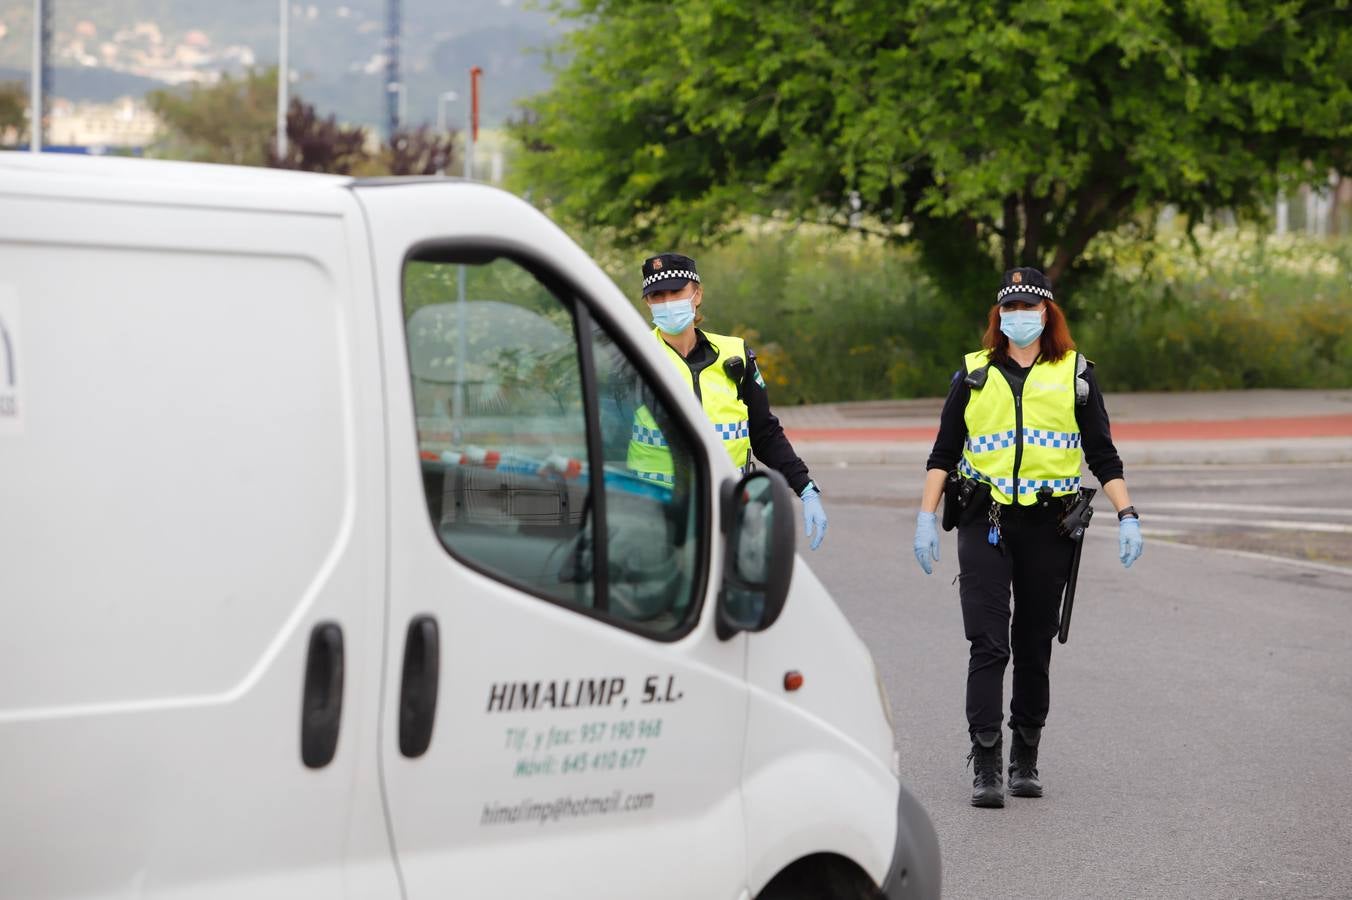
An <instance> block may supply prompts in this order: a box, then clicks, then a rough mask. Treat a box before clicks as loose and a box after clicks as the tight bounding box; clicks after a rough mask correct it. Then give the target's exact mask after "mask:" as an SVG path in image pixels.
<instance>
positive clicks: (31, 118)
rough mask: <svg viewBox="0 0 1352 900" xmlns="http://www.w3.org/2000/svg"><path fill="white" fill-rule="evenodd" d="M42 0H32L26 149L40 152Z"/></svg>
mask: <svg viewBox="0 0 1352 900" xmlns="http://www.w3.org/2000/svg"><path fill="white" fill-rule="evenodd" d="M42 86H43V85H42V0H33V71H32V73H31V74H30V75H29V76H28V149H29V150H30V151H31V152H33V153H41V152H42Z"/></svg>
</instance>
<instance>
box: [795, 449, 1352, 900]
mask: <svg viewBox="0 0 1352 900" xmlns="http://www.w3.org/2000/svg"><path fill="white" fill-rule="evenodd" d="M814 475H816V476H817V477H818V480H819V481H820V482H821V484H822V486H823V488H824V490H825V500H826V505H827V511H828V513H829V514H830V517H831V525H830V533H829V536H828V538H827V541H826V544H825V545H824V546H823V548H822V549H821V550H820V551H818V552H816V553H809V554H808V558H809V561H810V563H811V565H812V568H813V570H814V571H815V572H816V573H817V574H818V575H819V576H820V577H821V578H822V580H823V581H824V582H825V583H826V584H827V586H828V587H830V588H831V590H832V593H833V594H834V596H835V598H836V600H837V602H839V603H840V604H841V606H842V607H843V608H844V610H845V612H846V613H847V615H848V616H849V617H850V619H851V620H852V622H853V623H854V625H855V628H856V630H857V631H858V632H859V634H860V635H861V636H862V637H863V639H864V640H865V641H866V642H867V643H868V645H869V646H870V648H871V649H872V651H873V653H874V655H875V658H876V659H877V661H878V665H879V668H880V670H881V672H882V675H883V678H884V681H885V683H886V685H887V688H888V690H889V692H890V694H891V700H892V706H893V709H894V712H895V714H896V722H897V729H898V744H899V747H900V750H901V756H902V777H903V779H904V780H905V781H906V782H907V783H908V784H909V785H910V787H911V788H912V789H913V790H914V791H915V792H916V793H917V794H918V796H919V797H920V799H921V801H922V802H923V803H924V804H925V807H926V808H927V809H928V810H929V812H930V815H931V817H932V818H933V820H934V822H935V826H936V827H937V829H938V832H939V838H940V842H941V845H942V849H943V855H944V884H945V891H944V894H945V896H946V897H952V898H966V897H973V898H977V897H979V898H983V900H985V898H1022V897H1029V898H1034V897H1036V898H1054V897H1067V898H1112V897H1132V898H1137V897H1152V898H1153V897H1177V898H1189V900H1196V898H1267V897H1290V898H1348V897H1352V465H1347V464H1343V465H1336V466H1328V465H1317V466H1260V467H1228V466H1215V467H1177V468H1165V467H1159V468H1154V467H1145V466H1136V467H1130V468H1129V469H1128V482H1129V485H1130V488H1131V492H1132V499H1133V501H1134V502H1135V504H1136V506H1137V507H1138V508H1139V509H1140V510H1141V512H1142V516H1143V526H1144V528H1143V530H1144V533H1145V536H1146V546H1145V553H1144V555H1143V557H1142V559H1141V560H1140V561H1139V562H1137V563H1136V564H1135V565H1134V566H1133V567H1132V568H1131V569H1130V570H1124V569H1123V568H1122V566H1121V564H1120V563H1119V562H1118V560H1117V556H1116V553H1117V540H1116V533H1117V529H1116V520H1115V517H1114V516H1113V515H1112V510H1111V506H1110V505H1109V504H1108V503H1107V502H1106V500H1100V501H1099V502H1098V503H1097V504H1096V506H1097V511H1098V518H1096V520H1095V522H1094V527H1092V528H1091V529H1090V532H1089V537H1088V540H1089V543H1088V544H1087V545H1086V548H1085V553H1084V562H1083V567H1082V569H1081V576H1080V590H1079V595H1078V598H1077V602H1076V607H1075V618H1074V623H1073V628H1072V631H1071V635H1070V642H1069V643H1068V644H1066V645H1064V646H1061V645H1057V646H1056V647H1055V650H1054V652H1053V656H1052V706H1051V713H1050V716H1049V718H1048V722H1047V728H1046V730H1045V732H1044V738H1043V745H1042V751H1041V759H1040V765H1039V768H1040V770H1041V773H1042V777H1043V783H1044V785H1045V786H1046V796H1045V797H1044V798H1042V799H1040V800H1026V799H1018V798H1011V799H1009V800H1008V801H1007V805H1006V807H1005V808H1004V809H1003V810H978V809H974V808H972V807H971V806H970V805H969V804H968V798H969V796H970V786H971V774H970V772H969V770H967V769H966V768H965V758H966V755H967V752H968V749H969V743H968V739H967V734H966V722H965V720H964V717H963V687H964V682H965V676H966V661H967V643H966V641H965V640H964V638H963V630H962V618H961V612H960V610H959V607H958V594H957V587H956V586H955V585H953V584H951V582H952V580H953V578H954V576H955V575H956V574H957V566H956V556H957V553H956V545H955V543H954V538H953V535H952V534H943V536H942V541H943V546H942V556H941V561H940V563H939V568H938V570H937V571H936V572H935V574H934V575H932V576H928V577H927V576H926V575H925V574H924V573H923V572H922V571H921V570H920V568H919V567H918V566H917V564H916V562H915V559H914V557H913V555H912V551H911V541H912V537H913V533H914V520H915V510H916V508H917V503H918V496H919V487H920V478H921V473H920V471H919V470H918V468H917V467H914V466H906V467H900V466H866V467H837V468H827V467H822V466H820V464H819V465H818V466H816V467H814ZM1008 691H1009V685H1008V673H1007V677H1006V686H1005V702H1006V705H1007V704H1008V696H1009V695H1008ZM1005 742H1006V747H1007V746H1008V737H1006V741H1005Z"/></svg>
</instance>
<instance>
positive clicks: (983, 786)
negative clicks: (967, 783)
mask: <svg viewBox="0 0 1352 900" xmlns="http://www.w3.org/2000/svg"><path fill="white" fill-rule="evenodd" d="M1003 749H1004V748H1003V747H1001V745H1000V732H998V731H978V732H977V733H976V734H974V735H972V752H971V753H969V754H967V761H968V762H969V763H971V764H972V771H973V772H975V773H976V777H975V778H973V779H972V805H973V806H987V807H995V808H999V807H1001V806H1004V805H1005V780H1004V778H1003V777H1002V776H1001V775H1000V764H1001V758H1002V757H1003V755H1004V754H1003V752H1002V751H1003Z"/></svg>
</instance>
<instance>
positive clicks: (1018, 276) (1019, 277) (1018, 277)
mask: <svg viewBox="0 0 1352 900" xmlns="http://www.w3.org/2000/svg"><path fill="white" fill-rule="evenodd" d="M1010 281H1012V282H1014V283H1015V284H1023V273H1022V272H1015V273H1014V275H1013V277H1011V278H1010Z"/></svg>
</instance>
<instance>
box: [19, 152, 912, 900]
mask: <svg viewBox="0 0 1352 900" xmlns="http://www.w3.org/2000/svg"><path fill="white" fill-rule="evenodd" d="M455 242H461V243H465V242H471V243H475V244H480V245H482V244H485V243H488V244H492V245H493V246H496V247H499V248H508V249H512V250H514V251H519V252H521V253H523V254H526V255H528V256H530V257H531V258H533V259H534V260H535V261H536V262H537V263H539V264H540V265H542V266H543V267H545V268H547V269H549V270H552V271H553V272H555V273H557V274H559V275H561V276H564V277H565V278H566V279H567V281H568V282H569V284H570V285H572V286H573V288H575V289H576V291H577V292H578V293H579V295H581V296H582V298H583V299H584V300H585V302H586V305H587V306H588V308H590V309H591V310H592V313H591V314H592V316H593V317H594V318H595V319H596V320H597V322H598V323H599V324H600V325H601V326H602V327H603V328H604V330H606V331H607V332H609V334H610V336H611V337H612V338H614V339H615V341H616V342H617V343H618V344H619V345H620V346H621V347H622V348H623V349H624V350H625V351H626V352H627V353H628V355H629V356H630V357H631V358H632V361H633V362H634V363H635V365H636V367H637V368H638V369H639V370H640V371H641V372H642V374H643V376H644V377H645V378H646V379H647V380H648V381H649V382H660V383H661V384H663V385H665V387H666V388H667V389H668V393H669V394H670V395H671V405H672V407H673V409H672V410H670V411H671V412H673V413H674V414H676V415H677V416H678V417H679V418H682V419H684V421H685V422H686V424H687V425H688V426H689V427H690V429H691V435H692V437H693V439H694V441H695V443H696V444H697V449H698V452H700V453H702V454H703V455H704V456H705V457H706V458H707V462H708V466H709V470H710V473H711V475H712V478H711V480H710V483H709V484H708V485H707V490H708V497H707V500H708V508H709V510H710V512H711V516H712V518H711V523H717V522H719V521H720V510H719V503H720V489H721V486H722V485H723V484H724V483H726V482H728V481H730V480H732V479H734V478H736V477H738V476H737V473H736V472H735V471H734V469H733V467H732V465H731V463H730V462H729V460H728V458H727V454H726V453H725V452H724V450H723V447H722V445H721V442H720V441H719V439H718V438H717V436H716V435H715V434H714V432H713V430H712V429H711V428H708V427H707V422H706V420H705V418H704V416H703V412H702V410H701V408H700V405H699V403H698V401H697V400H696V398H695V397H694V396H693V395H692V394H691V392H690V391H689V390H688V389H686V388H685V386H684V384H683V382H682V381H681V379H680V378H679V377H678V374H677V373H675V372H674V371H672V370H671V368H670V366H669V365H668V364H667V363H666V360H665V359H664V358H662V356H661V354H659V353H657V352H655V348H654V342H653V338H652V335H651V332H650V330H649V327H648V326H647V324H646V323H645V322H644V321H643V319H642V318H641V317H640V316H639V315H638V314H637V313H636V312H635V311H634V309H633V307H632V306H631V305H630V302H629V301H628V300H627V299H626V297H625V296H624V294H623V293H621V292H620V290H619V289H617V288H616V287H615V285H614V284H613V283H611V282H610V280H609V279H608V278H607V277H606V276H605V274H604V273H603V272H601V270H600V269H599V268H598V267H597V266H596V265H595V264H594V263H593V262H592V261H591V260H590V259H589V258H588V257H587V256H586V254H585V253H584V252H583V251H582V250H581V249H579V248H578V247H577V246H576V245H575V244H574V243H573V242H572V241H571V240H569V239H568V238H567V237H566V236H565V235H564V234H563V233H562V232H561V231H560V230H559V229H558V228H557V227H555V226H554V225H553V224H552V223H550V222H549V221H548V219H546V218H545V217H544V216H543V215H541V214H540V213H539V212H537V211H535V210H534V209H532V208H530V207H529V206H528V205H527V204H525V203H523V202H522V201H520V200H518V199H516V198H514V197H511V196H510V195H507V194H505V193H503V192H500V191H496V190H493V189H491V188H487V187H484V186H480V185H474V184H469V183H461V182H454V181H449V180H438V181H437V182H436V183H429V182H422V181H416V182H410V183H404V184H398V185H396V184H376V183H360V182H354V181H352V180H351V179H346V178H340V177H332V176H315V175H302V174H296V173H287V172H278V171H271V170H260V169H236V168H231V167H219V166H201V165H195V164H181V163H165V162H151V161H141V160H124V159H89V158H69V157H58V156H53V155H48V154H31V155H30V154H13V153H8V154H6V153H0V303H4V304H9V306H13V307H15V308H17V309H18V311H19V312H20V313H21V321H22V332H21V338H20V346H19V347H18V348H17V354H18V359H19V362H20V364H21V365H20V368H19V371H20V372H21V374H22V378H23V382H24V384H23V390H22V395H21V396H22V400H23V420H22V429H21V430H20V429H15V430H13V431H12V432H2V431H0V548H8V549H7V550H6V551H4V552H3V555H0V797H2V798H4V804H3V813H0V896H4V897H9V896H14V897H23V898H39V900H41V898H124V897H127V898H129V897H175V898H178V897H183V898H189V900H202V898H217V897H221V898H225V897H239V896H251V897H252V896H257V897H286V898H299V900H305V898H321V897H322V898H331V897H336V896H344V897H354V898H357V897H360V898H366V897H369V898H391V900H392V898H396V897H405V898H409V900H423V898H427V897H441V896H447V895H457V896H503V897H512V896H522V897H526V896H530V897H545V898H549V897H571V896H587V897H595V898H609V897H614V898H621V897H623V898H632V897H644V898H671V900H677V898H689V897H700V898H704V897H711V898H728V900H732V898H738V900H741V898H747V900H749V898H751V897H754V896H756V895H758V894H759V893H760V891H761V890H762V888H763V887H764V886H765V885H766V884H767V883H768V882H769V880H770V879H771V878H772V877H773V876H774V875H775V873H776V872H779V871H782V870H783V869H784V868H785V867H787V866H789V865H790V864H792V863H793V862H794V861H795V860H797V859H799V858H801V857H804V856H809V855H814V854H821V853H834V854H839V855H841V856H844V857H846V858H848V859H850V860H852V861H854V862H855V863H856V864H857V865H858V866H859V867H860V868H861V869H862V870H863V871H865V872H866V873H867V874H868V875H869V876H870V877H871V878H872V879H873V880H874V881H875V882H879V883H881V882H883V881H884V879H887V880H888V881H889V884H892V885H893V887H892V888H889V893H888V896H889V897H898V896H902V893H900V892H899V891H900V888H897V887H896V885H898V884H901V883H902V882H901V881H898V880H897V879H896V878H895V877H894V876H895V873H896V870H897V864H896V859H894V856H897V855H899V853H900V850H899V849H898V852H897V853H896V854H894V851H893V844H894V841H895V842H896V844H897V847H898V848H900V847H901V838H900V835H901V834H902V830H901V829H899V827H898V824H897V819H896V817H897V814H898V813H897V811H898V797H899V793H900V796H901V797H902V798H903V799H905V796H906V794H905V792H904V791H900V789H899V786H898V783H897V780H896V778H895V777H894V776H893V774H892V773H891V772H890V771H889V764H890V762H891V753H892V735H891V727H890V725H889V724H888V722H887V720H886V718H885V714H884V712H883V710H882V705H881V700H880V697H879V690H878V688H877V686H876V684H875V675H874V671H873V667H872V661H871V659H870V657H869V655H868V653H867V650H866V649H865V648H864V646H863V644H862V642H860V641H859V639H858V637H857V636H856V635H855V634H854V633H853V631H852V630H851V629H850V626H849V625H848V623H847V622H846V620H845V619H844V616H843V615H842V614H841V612H840V610H839V609H838V608H837V607H836V606H835V604H834V602H833V601H832V600H831V599H830V597H829V595H828V594H827V592H826V591H825V589H824V587H823V586H822V585H821V584H820V583H819V582H818V581H817V579H816V578H815V577H814V576H813V575H812V573H811V572H810V570H808V568H807V566H806V565H805V563H804V562H803V560H802V559H797V560H796V562H795V574H794V579H793V585H792V589H791V593H790V597H789V601H788V604H787V606H786V608H785V611H784V613H783V614H782V616H781V617H780V618H779V620H778V622H776V623H775V624H774V625H773V626H772V627H771V628H769V629H768V630H766V631H763V632H759V633H756V634H746V633H742V634H738V635H736V636H734V637H732V638H731V639H728V640H720V639H719V638H718V636H717V634H716V633H715V621H714V619H715V617H714V611H715V606H716V604H717V602H718V594H719V588H720V579H721V574H722V566H723V557H724V553H725V548H724V536H723V535H722V534H721V533H720V534H714V535H712V536H711V538H710V546H709V555H708V557H707V562H708V573H709V574H708V579H707V583H706V585H705V587H704V591H703V595H702V597H703V599H702V602H703V607H702V612H701V614H700V617H699V620H698V622H697V623H696V624H695V626H694V628H693V630H690V631H689V632H688V633H685V634H683V635H682V636H681V637H679V639H676V640H671V641H661V640H655V639H651V638H648V637H644V636H642V635H640V634H638V633H635V632H633V631H628V630H624V629H621V628H619V627H616V626H614V625H613V624H611V623H609V622H606V621H603V620H601V619H598V618H595V617H590V616H587V615H583V614H581V613H579V612H577V611H575V610H572V609H568V608H565V607H563V606H560V605H557V604H554V603H550V602H546V601H544V600H542V599H540V598H538V597H536V596H532V595H529V594H527V593H525V592H523V591H521V590H519V589H517V588H514V587H512V586H510V585H508V584H506V583H503V582H501V581H499V580H496V579H495V578H493V577H490V576H489V575H487V574H484V573H483V572H481V571H479V570H477V569H475V568H473V567H471V566H470V565H468V564H466V563H465V562H463V561H462V560H460V559H459V558H457V557H453V556H452V555H451V554H450V553H449V552H448V551H447V550H446V548H445V547H444V546H443V545H442V543H441V541H439V540H438V537H437V535H436V533H435V532H434V530H433V528H432V526H431V523H430V521H429V513H428V508H427V504H426V499H425V497H424V493H423V484H422V479H421V475H420V473H419V465H418V454H419V450H420V448H419V444H418V435H417V430H416V425H415V422H416V419H415V415H414V408H413V398H412V392H411V390H410V383H409V379H410V373H409V359H408V346H407V344H406V334H405V326H404V309H403V307H402V303H401V297H402V274H403V265H404V260H405V257H406V255H407V254H408V253H409V251H410V250H411V249H412V248H414V247H416V246H421V245H426V244H428V243H437V244H446V243H455ZM6 308H9V307H8V306H0V312H2V311H3V310H4V309H6ZM16 321H17V318H16ZM793 514H794V515H795V516H799V515H801V510H800V508H799V507H798V505H797V504H796V503H795V504H794V508H793ZM710 527H711V528H716V526H715V525H714V524H711V525H710ZM14 548H19V551H18V552H15V551H14ZM421 615H433V616H435V617H436V619H437V621H438V623H439V627H440V634H441V649H440V680H439V694H438V701H437V706H436V720H435V729H434V732H433V737H432V741H431V744H430V747H429V748H428V750H427V752H426V753H425V754H423V755H421V756H418V757H416V758H408V757H405V756H404V755H403V754H402V752H401V750H400V743H399V725H400V718H399V706H400V693H399V692H400V680H401V666H402V661H403V657H404V640H405V632H406V629H407V628H408V626H409V623H410V621H412V619H413V618H414V617H416V616H421ZM323 623H336V624H339V625H340V626H341V628H342V633H343V641H344V672H345V675H344V682H343V687H342V698H343V707H342V724H341V729H340V732H339V738H338V744H337V750H336V753H335V755H334V757H333V759H332V761H331V762H329V763H328V764H327V765H325V766H323V767H321V768H315V769H311V768H307V767H305V765H303V763H302V761H301V756H300V733H301V699H302V686H303V684H304V682H305V679H306V668H307V645H308V642H309V639H310V633H311V629H312V628H314V627H316V626H317V625H320V624H323ZM790 669H794V670H798V671H801V672H802V673H803V674H804V676H805V683H804V686H803V688H802V689H801V690H799V691H796V692H793V693H789V692H786V691H785V689H784V687H783V676H784V674H785V672H786V671H788V670H790ZM600 677H606V678H610V679H622V680H623V682H624V684H625V689H624V691H623V693H622V695H617V698H618V699H617V700H616V706H615V707H606V708H603V709H601V708H592V709H578V708H573V709H549V710H494V709H493V708H492V706H493V703H492V700H491V697H492V695H493V691H494V690H495V687H496V686H500V685H502V684H504V683H508V682H535V681H540V682H549V681H556V682H562V681H564V680H568V679H574V680H576V679H581V678H600ZM649 679H657V681H656V682H654V683H656V684H658V685H659V686H660V687H659V696H658V697H657V698H656V699H655V700H654V701H653V702H652V703H650V704H645V703H643V702H642V701H641V700H640V699H639V698H640V697H641V696H642V695H644V694H645V691H644V684H645V682H647V681H648V680H649ZM620 719H624V720H630V721H635V722H639V723H646V724H647V726H648V727H649V728H650V729H652V735H653V738H652V740H650V741H648V743H647V744H646V745H645V748H646V751H647V756H646V757H645V758H644V759H643V762H642V764H641V765H635V766H634V767H633V768H631V769H626V770H623V771H621V770H619V769H616V770H615V771H608V772H603V771H586V772H574V773H571V774H566V775H560V774H554V773H546V774H540V773H534V774H529V773H528V774H520V773H521V772H523V771H527V770H528V769H529V767H528V766H527V767H525V768H524V769H523V768H522V767H521V766H519V763H521V762H522V761H523V760H524V761H527V762H528V761H529V756H530V754H529V752H527V751H525V750H523V749H522V748H520V747H519V746H516V747H514V746H511V744H510V742H511V741H512V740H513V738H512V737H511V735H514V734H518V733H521V732H522V731H528V732H531V733H540V734H552V733H554V731H555V730H557V731H558V732H561V733H568V734H577V733H579V732H578V729H580V728H581V726H583V725H587V724H589V723H605V724H607V725H611V724H614V722H615V721H616V720H620ZM654 722H659V723H660V724H659V725H653V723H654ZM658 734H660V739H658V738H657V737H656V735H658ZM612 794H614V795H616V796H622V797H623V798H624V799H625V801H626V802H628V801H629V800H631V799H632V800H634V801H636V802H635V803H634V804H633V806H632V808H628V809H622V811H620V812H617V813H614V814H613V815H604V816H591V817H587V818H579V819H576V820H566V818H559V819H553V820H549V821H546V822H544V823H543V824H542V823H541V822H540V821H531V822H525V821H521V822H518V821H516V820H515V818H514V817H513V816H514V813H513V814H510V815H509V814H508V813H510V811H511V810H513V809H515V808H517V807H521V808H524V807H525V806H527V805H529V804H536V805H537V806H538V804H539V803H541V802H549V801H553V800H556V799H574V798H578V797H595V796H611V795H612ZM919 818H920V819H924V816H923V812H922V813H920V814H919ZM924 825H925V827H926V828H928V821H927V819H926V820H925V821H924ZM929 836H930V837H931V838H932V829H930V830H929ZM924 837H925V835H924V834H921V838H924ZM920 844H922V845H923V844H924V840H921V841H920ZM926 853H929V854H930V855H932V856H933V865H932V866H931V869H932V870H933V871H934V876H933V878H934V880H933V882H932V884H933V886H934V887H933V892H930V893H925V894H924V896H937V884H938V882H937V877H938V876H937V850H933V851H932V852H931V851H930V850H926V849H925V848H924V847H923V846H922V847H921V857H925V855H926ZM916 864H917V863H916V862H915V861H913V862H912V865H913V866H914V865H916ZM908 895H909V894H908Z"/></svg>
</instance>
